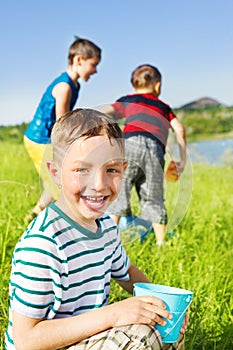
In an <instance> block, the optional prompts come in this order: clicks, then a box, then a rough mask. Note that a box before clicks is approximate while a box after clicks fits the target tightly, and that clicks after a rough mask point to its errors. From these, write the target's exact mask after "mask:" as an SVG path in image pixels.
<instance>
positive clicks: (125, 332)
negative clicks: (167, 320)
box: [67, 325, 170, 350]
mask: <svg viewBox="0 0 233 350" xmlns="http://www.w3.org/2000/svg"><path fill="white" fill-rule="evenodd" d="M100 349H101V350H162V349H163V348H162V343H161V337H160V334H159V332H158V331H157V330H156V329H155V328H154V327H151V326H147V325H130V326H123V327H116V328H112V329H109V330H107V331H104V332H101V333H99V334H96V335H94V336H92V337H90V338H88V339H86V340H83V341H81V342H80V343H78V344H75V345H73V346H71V347H69V348H67V350H100ZM169 350H170V349H169Z"/></svg>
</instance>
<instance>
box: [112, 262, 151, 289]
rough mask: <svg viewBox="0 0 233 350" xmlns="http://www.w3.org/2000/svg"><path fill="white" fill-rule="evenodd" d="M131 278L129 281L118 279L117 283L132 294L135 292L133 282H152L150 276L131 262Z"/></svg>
mask: <svg viewBox="0 0 233 350" xmlns="http://www.w3.org/2000/svg"><path fill="white" fill-rule="evenodd" d="M128 273H129V276H130V280H129V281H128V282H121V281H117V283H118V284H119V285H120V286H121V287H122V288H124V289H125V290H126V291H127V292H129V293H130V294H133V284H134V283H136V282H144V283H150V281H149V280H148V278H147V277H146V276H145V275H144V273H143V272H142V271H141V270H139V268H137V266H135V265H133V264H132V263H131V264H130V267H129V270H128Z"/></svg>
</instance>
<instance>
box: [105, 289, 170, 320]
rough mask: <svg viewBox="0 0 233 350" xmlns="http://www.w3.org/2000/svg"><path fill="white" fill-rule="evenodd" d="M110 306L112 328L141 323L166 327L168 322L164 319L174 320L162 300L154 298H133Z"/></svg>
mask: <svg viewBox="0 0 233 350" xmlns="http://www.w3.org/2000/svg"><path fill="white" fill-rule="evenodd" d="M109 306H111V308H112V313H111V314H112V316H113V319H112V327H119V326H126V325H129V324H140V323H142V324H148V325H152V326H154V324H155V323H158V324H159V325H161V326H164V325H165V324H166V321H165V320H164V319H163V318H162V317H164V318H168V319H171V318H172V314H171V313H170V312H168V311H167V310H166V309H165V305H164V303H163V302H162V300H160V299H158V298H156V297H153V296H140V297H131V298H128V299H125V300H123V301H119V302H116V303H114V304H111V305H109ZM161 316H162V317H161Z"/></svg>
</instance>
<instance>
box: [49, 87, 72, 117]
mask: <svg viewBox="0 0 233 350" xmlns="http://www.w3.org/2000/svg"><path fill="white" fill-rule="evenodd" d="M52 94H53V97H54V98H55V100H56V104H55V112H56V120H58V119H59V118H60V117H61V116H62V115H63V114H65V113H66V112H69V111H70V100H71V88H70V86H69V84H67V83H65V82H61V83H59V84H57V85H55V86H54V88H53V92H52Z"/></svg>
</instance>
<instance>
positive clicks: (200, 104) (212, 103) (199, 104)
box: [178, 97, 223, 110]
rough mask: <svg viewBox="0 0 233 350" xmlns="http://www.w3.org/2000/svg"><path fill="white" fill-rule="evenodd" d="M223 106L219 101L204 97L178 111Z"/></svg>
mask: <svg viewBox="0 0 233 350" xmlns="http://www.w3.org/2000/svg"><path fill="white" fill-rule="evenodd" d="M220 106H223V104H222V103H220V102H219V101H217V100H215V99H213V98H210V97H202V98H199V99H197V100H194V101H192V102H189V103H186V104H185V105H183V106H181V107H179V108H178V109H186V110H190V109H205V108H213V107H220Z"/></svg>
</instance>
